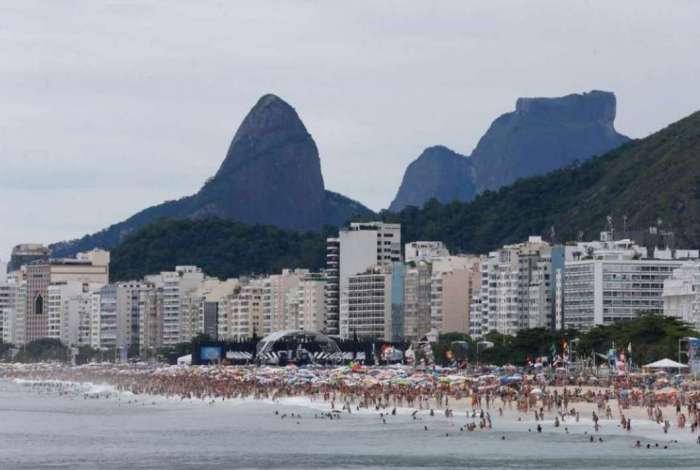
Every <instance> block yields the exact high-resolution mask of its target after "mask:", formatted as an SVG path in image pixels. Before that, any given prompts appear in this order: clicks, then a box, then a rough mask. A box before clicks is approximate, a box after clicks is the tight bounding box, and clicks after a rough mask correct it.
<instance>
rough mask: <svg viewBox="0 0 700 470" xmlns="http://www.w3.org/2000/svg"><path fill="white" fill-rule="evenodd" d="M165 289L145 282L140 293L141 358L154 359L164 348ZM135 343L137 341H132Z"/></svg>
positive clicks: (139, 341) (139, 344)
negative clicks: (163, 313) (162, 319)
mask: <svg viewBox="0 0 700 470" xmlns="http://www.w3.org/2000/svg"><path fill="white" fill-rule="evenodd" d="M162 312H163V288H162V286H161V287H158V286H156V285H155V284H153V283H150V282H147V281H145V282H144V288H143V289H141V291H140V293H139V337H138V348H139V355H140V356H141V357H147V358H148V357H154V356H155V354H156V352H157V351H158V349H160V348H161V347H162V346H163V342H162V339H163V334H162V322H161V318H160V315H161V313H162ZM132 341H135V339H132Z"/></svg>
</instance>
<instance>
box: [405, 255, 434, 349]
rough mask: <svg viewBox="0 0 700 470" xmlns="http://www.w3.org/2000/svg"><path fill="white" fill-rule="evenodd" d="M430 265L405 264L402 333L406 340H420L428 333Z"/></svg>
mask: <svg viewBox="0 0 700 470" xmlns="http://www.w3.org/2000/svg"><path fill="white" fill-rule="evenodd" d="M431 277H432V263H431V262H428V261H425V260H419V261H415V262H407V263H406V269H405V272H404V278H403V284H404V290H403V332H402V335H401V336H402V337H403V338H406V339H411V340H413V339H420V338H422V337H424V336H425V335H427V334H428V333H429V332H430V329H431V327H432V323H431V317H430V305H431V302H430V300H431V297H430V294H431Z"/></svg>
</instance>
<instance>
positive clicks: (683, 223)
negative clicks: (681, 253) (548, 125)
mask: <svg viewBox="0 0 700 470" xmlns="http://www.w3.org/2000/svg"><path fill="white" fill-rule="evenodd" d="M608 215H611V216H612V217H613V219H614V221H616V227H617V228H618V233H620V232H621V230H620V229H621V228H622V220H623V217H625V216H626V217H627V223H626V225H627V227H629V228H633V229H641V230H643V229H646V228H648V227H650V226H652V225H656V224H657V219H661V220H662V221H663V227H665V228H666V229H669V230H673V231H674V234H675V243H676V246H678V247H698V246H700V112H697V113H694V114H692V115H690V116H688V117H686V118H684V119H682V120H680V121H678V122H676V123H674V124H672V125H670V126H668V127H667V128H665V129H663V130H661V131H659V132H657V133H655V134H653V135H650V136H649V137H646V138H644V139H641V140H637V141H631V142H629V143H627V144H624V145H622V146H621V147H619V148H617V149H615V150H613V151H611V152H608V153H607V154H605V155H603V156H600V157H594V158H592V159H590V160H587V161H585V162H582V163H576V162H575V163H572V164H570V165H568V166H567V167H565V168H562V169H559V170H555V171H553V172H550V173H548V174H546V175H544V176H535V177H529V178H523V179H520V180H518V181H516V182H515V183H514V184H512V185H510V186H506V187H502V188H501V189H499V190H498V191H485V192H483V193H482V194H480V195H479V196H477V197H476V199H475V200H474V201H472V202H469V203H459V202H453V203H450V204H445V205H443V204H439V203H436V202H430V203H428V204H426V205H425V206H424V207H423V208H422V209H417V208H408V209H406V210H404V211H402V212H400V213H399V214H391V213H384V218H385V219H386V220H387V221H390V222H398V223H401V224H402V225H403V228H404V234H403V236H404V239H405V240H406V241H410V240H441V241H444V242H445V243H446V244H447V245H448V247H449V248H450V249H452V250H453V251H456V252H470V253H485V252H488V251H489V250H492V249H494V248H496V247H499V246H501V245H503V244H504V243H513V242H517V241H522V240H524V239H526V238H527V236H528V235H544V236H547V238H549V234H550V231H551V229H552V227H553V228H554V230H555V234H556V239H557V240H559V241H567V240H574V239H576V238H577V236H578V234H579V232H581V234H582V236H583V237H584V238H585V239H597V237H598V235H599V232H600V231H601V230H603V229H604V228H605V224H606V217H607V216H608Z"/></svg>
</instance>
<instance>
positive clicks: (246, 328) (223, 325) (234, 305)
mask: <svg viewBox="0 0 700 470" xmlns="http://www.w3.org/2000/svg"><path fill="white" fill-rule="evenodd" d="M240 281H241V285H240V286H239V287H237V288H236V289H235V291H234V293H233V294H231V295H228V296H226V297H225V298H224V299H223V301H222V303H221V304H220V311H219V323H218V325H217V335H218V337H219V338H220V339H229V340H240V339H249V338H252V337H254V336H260V331H261V330H262V328H263V288H264V281H263V280H262V279H240Z"/></svg>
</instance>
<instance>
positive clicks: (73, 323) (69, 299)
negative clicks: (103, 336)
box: [48, 281, 102, 347]
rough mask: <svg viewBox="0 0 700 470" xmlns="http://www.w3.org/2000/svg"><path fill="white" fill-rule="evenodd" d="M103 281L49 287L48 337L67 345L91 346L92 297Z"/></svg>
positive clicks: (69, 283) (74, 282) (66, 283)
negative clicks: (99, 282)
mask: <svg viewBox="0 0 700 470" xmlns="http://www.w3.org/2000/svg"><path fill="white" fill-rule="evenodd" d="M101 287H102V284H94V283H93V284H90V283H84V282H76V281H69V282H62V283H57V284H52V285H50V286H49V288H48V293H49V298H48V337H49V338H55V339H58V340H60V341H61V342H62V343H63V344H65V345H66V346H76V347H80V346H90V344H91V333H92V328H91V318H92V296H93V293H94V292H96V291H98V290H99V289H100V288H101Z"/></svg>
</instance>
